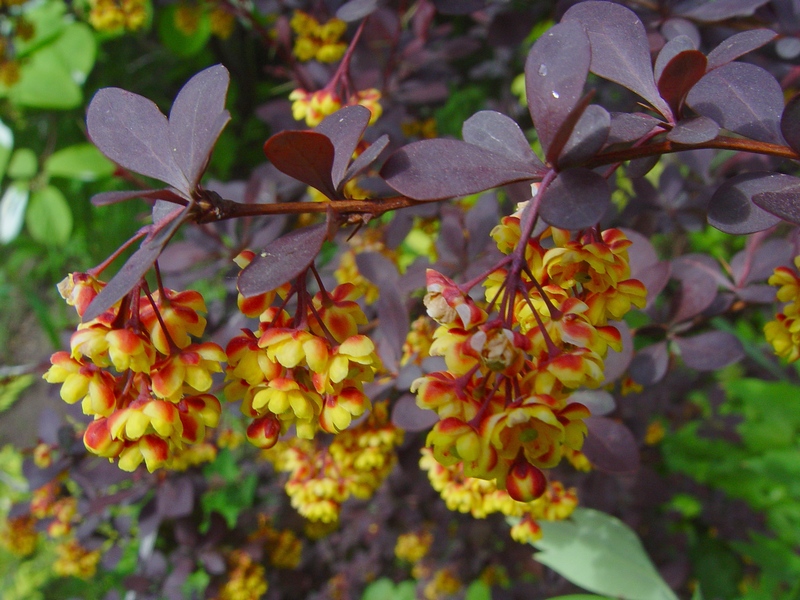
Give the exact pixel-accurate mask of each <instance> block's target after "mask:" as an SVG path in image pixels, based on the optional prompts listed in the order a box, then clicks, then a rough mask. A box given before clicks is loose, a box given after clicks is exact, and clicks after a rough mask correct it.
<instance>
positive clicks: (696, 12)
mask: <svg viewBox="0 0 800 600" xmlns="http://www.w3.org/2000/svg"><path fill="white" fill-rule="evenodd" d="M767 2H769V0H714V1H713V2H706V1H703V2H697V1H696V0H685V1H684V2H681V3H680V4H679V5H678V6H676V7H675V8H674V9H673V11H674V13H675V14H677V15H682V16H684V17H689V18H690V19H694V20H695V21H701V22H705V23H714V22H717V21H724V20H725V19H730V18H731V17H749V16H750V15H752V14H753V13H754V12H755V11H756V9H757V8H758V7H759V6H762V5H764V4H766V3H767Z"/></svg>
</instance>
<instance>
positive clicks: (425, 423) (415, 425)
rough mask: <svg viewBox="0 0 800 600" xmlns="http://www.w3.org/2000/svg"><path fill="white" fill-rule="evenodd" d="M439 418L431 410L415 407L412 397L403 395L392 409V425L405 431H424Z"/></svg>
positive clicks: (415, 403)
mask: <svg viewBox="0 0 800 600" xmlns="http://www.w3.org/2000/svg"><path fill="white" fill-rule="evenodd" d="M438 420H439V416H438V415H437V414H436V413H435V412H434V411H432V410H425V409H423V408H420V407H419V406H417V402H416V400H415V399H414V396H413V395H411V394H403V395H402V396H400V397H399V398H398V399H397V402H395V404H394V406H393V407H392V423H394V424H395V426H397V427H399V428H400V429H404V430H406V431H410V432H415V431H425V430H426V429H430V428H431V427H433V425H434V423H436V422H437V421H438Z"/></svg>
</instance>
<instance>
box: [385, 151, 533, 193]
mask: <svg viewBox="0 0 800 600" xmlns="http://www.w3.org/2000/svg"><path fill="white" fill-rule="evenodd" d="M381 176H382V177H383V178H384V179H385V180H386V182H387V183H388V184H389V185H390V186H392V187H393V188H394V189H395V190H397V191H398V192H400V193H401V194H403V195H404V196H408V197H409V198H412V199H414V200H442V199H444V198H452V197H454V196H466V195H468V194H475V193H478V192H483V191H485V190H488V189H491V188H494V187H498V186H501V185H505V184H506V183H511V182H513V181H526V180H527V181H532V180H540V179H541V177H542V176H541V171H540V169H538V168H537V169H534V168H533V167H532V166H530V165H527V164H524V163H520V162H516V161H511V160H509V159H508V157H507V156H503V155H500V154H495V153H494V152H489V151H488V150H484V149H483V148H480V147H479V146H475V145H473V144H468V143H467V142H461V141H458V140H447V139H434V140H421V141H419V142H413V143H411V144H408V145H407V146H404V147H402V148H400V149H399V150H397V151H396V152H395V153H394V154H392V155H391V156H390V157H389V159H388V160H387V161H386V164H384V165H383V169H382V170H381Z"/></svg>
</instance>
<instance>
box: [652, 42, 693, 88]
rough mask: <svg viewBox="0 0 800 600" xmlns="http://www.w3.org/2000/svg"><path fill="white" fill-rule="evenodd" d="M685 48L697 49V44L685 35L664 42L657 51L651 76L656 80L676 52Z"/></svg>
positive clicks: (683, 50)
mask: <svg viewBox="0 0 800 600" xmlns="http://www.w3.org/2000/svg"><path fill="white" fill-rule="evenodd" d="M687 50H697V45H696V44H695V43H694V42H693V41H692V39H691V38H690V37H688V36H685V35H679V36H676V37H674V38H672V39H671V40H670V41H668V42H667V43H666V44H664V47H663V48H661V50H660V51H659V53H658V58H656V64H655V65H654V66H653V78H654V79H655V80H656V81H658V80H659V79H660V78H661V74H662V73H663V72H664V67H666V66H667V64H669V62H670V61H671V60H672V59H673V58H675V57H676V56H677V55H678V54H680V53H681V52H685V51H687Z"/></svg>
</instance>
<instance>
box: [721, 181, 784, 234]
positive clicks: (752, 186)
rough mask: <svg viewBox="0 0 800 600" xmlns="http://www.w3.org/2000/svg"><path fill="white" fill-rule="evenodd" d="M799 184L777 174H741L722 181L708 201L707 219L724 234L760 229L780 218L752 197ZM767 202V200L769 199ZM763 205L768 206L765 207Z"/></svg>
mask: <svg viewBox="0 0 800 600" xmlns="http://www.w3.org/2000/svg"><path fill="white" fill-rule="evenodd" d="M798 183H800V180H798V179H797V178H795V177H791V176H789V175H783V174H780V173H768V172H758V173H742V174H741V175H737V176H736V177H732V178H731V179H729V180H728V181H726V182H725V183H723V184H722V185H721V186H719V188H718V189H717V191H716V192H714V195H713V196H712V197H711V200H710V202H709V203H708V222H709V223H710V224H711V225H713V226H714V227H716V228H717V229H719V230H721V231H724V232H726V233H734V234H748V233H755V232H756V231H763V230H764V229H769V228H770V227H772V226H774V225H777V224H778V223H780V219H779V218H778V217H777V216H775V215H774V214H770V212H771V211H770V212H767V211H766V210H762V209H761V208H759V206H757V202H756V198H755V196H756V195H757V194H761V193H763V192H778V193H779V194H778V196H779V197H780V196H781V194H782V193H783V191H784V190H790V189H791V188H792V187H793V186H796V185H797V184H798ZM768 203H769V200H768ZM763 208H765V209H766V208H768V207H767V206H765V207H763Z"/></svg>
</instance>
